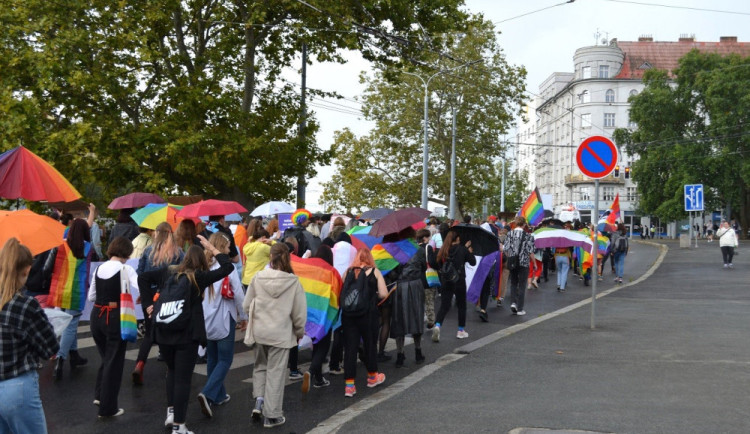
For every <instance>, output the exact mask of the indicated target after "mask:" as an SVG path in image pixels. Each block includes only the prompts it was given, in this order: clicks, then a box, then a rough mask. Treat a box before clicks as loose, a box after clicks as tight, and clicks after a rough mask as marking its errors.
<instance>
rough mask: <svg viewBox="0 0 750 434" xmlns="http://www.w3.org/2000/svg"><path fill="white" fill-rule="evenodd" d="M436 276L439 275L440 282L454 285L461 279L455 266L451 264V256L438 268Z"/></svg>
mask: <svg viewBox="0 0 750 434" xmlns="http://www.w3.org/2000/svg"><path fill="white" fill-rule="evenodd" d="M438 274H439V275H440V280H442V281H443V282H447V283H456V282H458V279H459V278H460V277H461V276H460V275H459V274H458V270H456V266H455V264H453V257H451V256H449V257H448V259H446V260H445V262H443V265H442V266H440V270H439V271H438Z"/></svg>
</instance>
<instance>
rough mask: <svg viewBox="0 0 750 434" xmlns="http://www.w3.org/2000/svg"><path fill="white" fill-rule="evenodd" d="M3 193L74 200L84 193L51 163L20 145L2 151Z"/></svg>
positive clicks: (35, 198)
mask: <svg viewBox="0 0 750 434" xmlns="http://www.w3.org/2000/svg"><path fill="white" fill-rule="evenodd" d="M0 197H2V198H5V199H26V200H33V201H41V200H46V201H48V202H72V201H74V200H76V199H80V197H81V193H79V192H78V190H76V188H75V187H73V184H71V183H70V182H69V181H68V180H67V179H65V177H64V176H62V174H60V172H58V171H57V169H55V168H54V167H52V165H50V164H49V163H48V162H46V161H44V160H43V159H41V158H40V157H39V156H38V155H36V154H35V153H33V152H31V151H29V150H28V149H26V148H24V147H23V146H19V147H17V148H13V149H11V150H9V151H6V152H4V153H2V154H0Z"/></svg>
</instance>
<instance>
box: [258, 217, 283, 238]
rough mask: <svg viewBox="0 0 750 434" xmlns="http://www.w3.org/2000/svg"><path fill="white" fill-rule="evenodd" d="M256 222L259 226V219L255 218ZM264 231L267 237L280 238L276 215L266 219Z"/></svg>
mask: <svg viewBox="0 0 750 434" xmlns="http://www.w3.org/2000/svg"><path fill="white" fill-rule="evenodd" d="M256 221H257V222H258V225H259V226H260V220H256ZM266 231H267V232H268V234H269V235H270V236H269V238H271V239H272V240H274V241H278V240H280V239H281V230H280V229H279V219H277V218H276V217H274V218H272V219H271V220H269V221H268V224H267V225H266Z"/></svg>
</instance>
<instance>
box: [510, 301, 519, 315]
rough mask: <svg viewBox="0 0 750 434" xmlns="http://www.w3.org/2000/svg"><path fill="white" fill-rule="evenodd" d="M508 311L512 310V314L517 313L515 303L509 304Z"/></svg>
mask: <svg viewBox="0 0 750 434" xmlns="http://www.w3.org/2000/svg"><path fill="white" fill-rule="evenodd" d="M510 311H511V312H513V314H514V315H515V314H517V313H518V307H517V306H516V304H515V303H513V304H511V305H510Z"/></svg>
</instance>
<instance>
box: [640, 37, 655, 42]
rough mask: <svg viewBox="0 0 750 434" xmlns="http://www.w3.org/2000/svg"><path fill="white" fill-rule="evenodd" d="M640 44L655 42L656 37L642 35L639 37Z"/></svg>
mask: <svg viewBox="0 0 750 434" xmlns="http://www.w3.org/2000/svg"><path fill="white" fill-rule="evenodd" d="M638 42H654V37H653V36H651V35H641V36H639V37H638Z"/></svg>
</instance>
